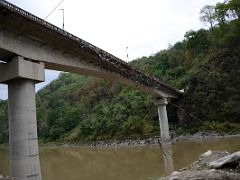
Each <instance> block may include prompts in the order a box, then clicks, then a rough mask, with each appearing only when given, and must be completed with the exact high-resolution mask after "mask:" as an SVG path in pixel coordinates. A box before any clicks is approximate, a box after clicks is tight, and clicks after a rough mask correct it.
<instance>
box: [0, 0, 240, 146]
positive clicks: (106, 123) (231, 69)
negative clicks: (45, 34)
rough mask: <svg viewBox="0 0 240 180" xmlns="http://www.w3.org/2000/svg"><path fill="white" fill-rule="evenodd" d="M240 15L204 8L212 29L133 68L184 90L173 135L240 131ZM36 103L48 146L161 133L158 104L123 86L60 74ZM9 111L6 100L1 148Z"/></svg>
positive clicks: (1, 104)
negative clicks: (184, 130) (179, 131)
mask: <svg viewBox="0 0 240 180" xmlns="http://www.w3.org/2000/svg"><path fill="white" fill-rule="evenodd" d="M239 12H240V6H239V1H238V0H230V1H226V2H224V3H217V4H216V6H205V7H203V9H202V10H201V11H200V20H201V21H203V22H204V23H209V25H210V29H209V30H205V29H200V30H198V31H193V30H190V31H188V32H187V33H186V34H185V39H184V40H183V41H181V42H177V43H176V44H174V45H173V46H171V47H169V48H168V49H166V50H162V51H160V52H157V53H156V54H154V55H152V56H149V57H142V58H139V59H136V60H134V61H132V62H131V64H132V65H133V66H135V67H137V68H140V69H142V70H144V71H146V72H148V73H151V74H154V75H156V76H157V77H159V78H160V79H161V80H163V81H164V82H167V83H168V84H169V85H171V86H173V87H175V88H177V89H184V90H185V93H184V97H183V98H182V99H181V100H179V101H178V102H172V103H171V104H169V106H168V112H169V115H168V116H169V120H170V125H171V128H172V129H178V128H179V127H183V128H184V127H185V128H188V130H191V129H192V130H193V131H195V130H204V129H206V128H210V129H219V130H221V131H231V130H234V131H237V130H238V131H239V129H240V126H239V120H240V114H239V112H240V106H239V102H240V93H239V89H240V70H239V67H240V19H239V17H240V16H239V15H240V14H239ZM36 101H37V117H38V132H39V137H40V138H41V139H42V140H44V141H46V142H48V141H57V140H65V141H69V142H75V141H92V140H100V139H116V138H126V137H130V136H141V135H145V134H151V133H158V132H159V124H158V115H157V109H156V106H155V105H154V101H155V99H153V98H152V97H151V96H149V95H147V94H145V93H143V92H139V91H138V90H136V89H132V88H130V87H126V86H124V85H122V84H119V83H117V82H108V81H104V80H101V79H97V78H92V77H85V76H79V75H74V74H70V73H61V74H60V76H59V78H58V79H57V80H55V81H53V82H52V83H50V84H49V85H47V86H46V87H45V88H43V89H42V90H40V91H39V92H38V93H37V98H36ZM176 107H178V108H176ZM177 110H178V114H180V115H181V118H180V119H179V121H178V118H177V114H176V112H177ZM6 111H7V105H6V102H5V101H0V123H1V126H0V143H3V142H6V141H7V134H8V132H7V131H8V123H7V113H6ZM196 127H197V128H196Z"/></svg>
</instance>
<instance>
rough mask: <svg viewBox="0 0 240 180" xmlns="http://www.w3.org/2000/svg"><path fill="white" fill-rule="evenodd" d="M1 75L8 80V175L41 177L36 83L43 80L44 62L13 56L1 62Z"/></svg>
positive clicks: (34, 179)
mask: <svg viewBox="0 0 240 180" xmlns="http://www.w3.org/2000/svg"><path fill="white" fill-rule="evenodd" d="M0 77H1V78H0V82H1V83H6V84H8V112H9V146H10V176H12V177H16V178H17V179H18V180H28V179H31V180H41V169H40V162H39V150H38V138H37V118H36V103H35V83H37V82H41V81H43V80H44V66H43V65H42V64H37V63H33V62H30V61H26V60H24V59H23V58H22V57H16V58H14V59H13V60H12V61H10V62H9V63H6V64H1V66H0Z"/></svg>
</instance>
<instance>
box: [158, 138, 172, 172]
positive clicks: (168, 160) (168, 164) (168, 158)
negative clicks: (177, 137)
mask: <svg viewBox="0 0 240 180" xmlns="http://www.w3.org/2000/svg"><path fill="white" fill-rule="evenodd" d="M161 147H162V151H163V160H164V167H165V173H166V176H169V175H170V174H171V173H172V172H173V171H174V161H173V155H172V143H171V142H164V143H161Z"/></svg>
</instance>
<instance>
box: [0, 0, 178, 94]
mask: <svg viewBox="0 0 240 180" xmlns="http://www.w3.org/2000/svg"><path fill="white" fill-rule="evenodd" d="M1 6H2V7H4V8H5V9H8V10H10V11H11V12H14V13H16V14H19V15H21V16H24V17H26V18H28V19H30V20H32V21H34V22H35V23H38V24H40V25H42V26H43V27H45V28H48V29H50V30H52V31H55V32H57V33H59V34H61V35H62V36H65V37H66V38H68V39H70V40H73V41H74V42H77V43H78V44H79V46H80V47H81V48H87V49H90V50H91V51H92V52H93V53H95V54H97V55H98V57H99V59H101V60H104V61H107V62H108V63H111V64H112V65H114V66H116V67H117V68H118V69H119V70H120V74H121V75H122V76H124V77H127V78H128V79H131V80H133V81H135V82H136V83H137V84H143V85H145V86H149V87H152V88H154V89H158V88H160V87H164V88H166V89H167V90H169V91H171V92H174V93H175V94H180V92H179V91H178V90H176V89H174V88H171V87H169V86H168V85H166V84H165V83H163V82H161V81H160V80H159V79H158V78H156V77H155V76H152V75H150V74H147V73H144V72H143V71H141V70H139V69H136V68H133V67H131V66H130V65H129V64H128V63H127V62H125V61H123V60H121V59H119V58H117V57H115V56H113V55H112V54H109V53H107V52H106V51H104V50H102V49H100V48H98V47H96V46H94V45H92V44H90V43H88V42H87V41H84V40H83V39H80V38H78V37H76V36H74V35H73V34H71V33H69V32H67V31H64V30H63V29H61V28H59V27H57V26H55V25H53V24H51V23H49V22H47V21H45V20H43V19H41V18H39V17H37V16H35V15H33V14H31V13H29V12H27V11H25V10H23V9H21V8H19V7H17V6H15V5H13V4H11V3H9V2H7V1H5V0H0V7H1Z"/></svg>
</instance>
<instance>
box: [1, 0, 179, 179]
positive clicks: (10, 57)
mask: <svg viewBox="0 0 240 180" xmlns="http://www.w3.org/2000/svg"><path fill="white" fill-rule="evenodd" d="M45 69H51V70H59V71H66V72H71V73H76V74H80V75H88V76H95V77H99V78H103V79H106V80H110V81H118V82H121V83H123V84H126V85H128V86H132V87H135V88H137V89H139V90H142V91H144V92H146V93H148V94H150V95H152V96H154V97H155V98H156V105H157V107H158V114H159V122H160V129H161V139H162V141H169V140H170V135H169V126H168V118H167V111H166V105H167V103H168V102H167V100H168V99H171V98H178V97H179V96H180V93H179V91H177V90H175V89H173V88H171V87H169V86H168V85H166V84H164V83H163V82H161V81H160V80H159V79H158V78H156V77H154V76H152V75H149V74H146V73H144V72H142V71H140V70H139V69H136V68H133V67H132V66H130V65H129V64H128V63H126V62H124V61H122V60H121V59H119V58H117V57H115V56H113V55H111V54H109V53H107V52H106V51H104V50H102V49H100V48H98V47H96V46H94V45H92V44H90V43H88V42H87V41H84V40H82V39H80V38H78V37H76V36H74V35H73V34H71V33H69V32H66V31H64V30H62V29H60V28H58V27H56V26H54V25H52V24H50V23H48V22H46V21H44V20H43V19H40V18H38V17H36V16H34V15H33V14H31V13H29V12H27V11H25V10H23V9H21V8H19V7H17V6H15V5H13V4H10V3H8V2H6V1H4V0H0V83H4V84H7V85H8V93H9V95H8V107H9V108H8V109H9V110H8V111H9V112H8V114H9V146H10V175H11V176H14V177H17V178H19V179H20V180H23V179H24V180H25V179H38V180H39V179H41V170H40V163H39V150H38V138H37V118H36V104H35V84H36V83H39V82H42V81H44V78H45V77H44V70H45Z"/></svg>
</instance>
